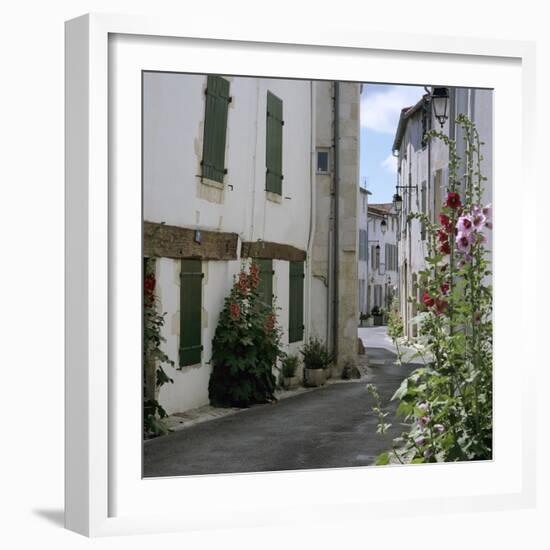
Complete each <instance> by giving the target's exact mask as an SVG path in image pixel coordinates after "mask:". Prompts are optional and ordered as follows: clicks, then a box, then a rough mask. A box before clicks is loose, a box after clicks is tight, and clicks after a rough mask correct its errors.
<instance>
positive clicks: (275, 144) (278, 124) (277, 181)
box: [265, 92, 284, 195]
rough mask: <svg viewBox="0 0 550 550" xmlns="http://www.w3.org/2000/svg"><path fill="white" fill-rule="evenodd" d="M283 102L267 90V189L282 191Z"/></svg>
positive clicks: (276, 191)
mask: <svg viewBox="0 0 550 550" xmlns="http://www.w3.org/2000/svg"><path fill="white" fill-rule="evenodd" d="M283 124H284V122H283V102H282V101H281V100H280V99H279V98H278V97H277V96H275V95H273V94H272V93H271V92H267V130H266V184H265V188H266V190H267V191H271V192H272V193H277V194H279V195H280V194H281V193H282V180H283Z"/></svg>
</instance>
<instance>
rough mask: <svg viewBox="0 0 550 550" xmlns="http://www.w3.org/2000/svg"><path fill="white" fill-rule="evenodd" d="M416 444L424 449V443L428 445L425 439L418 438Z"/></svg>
mask: <svg viewBox="0 0 550 550" xmlns="http://www.w3.org/2000/svg"><path fill="white" fill-rule="evenodd" d="M414 442H415V443H416V444H417V445H418V446H419V447H422V446H423V445H424V443H426V440H425V439H424V438H423V437H417V438H416V439H415V440H414Z"/></svg>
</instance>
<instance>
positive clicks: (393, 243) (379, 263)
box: [367, 203, 398, 313]
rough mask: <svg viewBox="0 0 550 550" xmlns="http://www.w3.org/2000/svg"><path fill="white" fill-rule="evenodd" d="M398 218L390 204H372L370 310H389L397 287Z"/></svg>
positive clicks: (369, 278) (370, 212) (369, 273)
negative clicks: (375, 308)
mask: <svg viewBox="0 0 550 550" xmlns="http://www.w3.org/2000/svg"><path fill="white" fill-rule="evenodd" d="M397 232H398V218H397V213H396V211H395V207H394V206H393V204H391V203H382V204H369V210H368V256H369V267H368V285H367V311H368V312H369V313H370V312H371V311H372V309H373V308H374V307H377V308H379V309H380V308H384V309H386V310H387V309H388V308H389V307H390V305H391V303H392V300H393V298H394V296H395V293H396V290H397V285H398V250H397Z"/></svg>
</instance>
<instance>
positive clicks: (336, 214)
mask: <svg viewBox="0 0 550 550" xmlns="http://www.w3.org/2000/svg"><path fill="white" fill-rule="evenodd" d="M339 103H340V83H339V82H334V128H333V131H334V175H333V177H334V265H333V285H332V286H333V289H334V290H333V292H334V294H333V300H334V302H333V317H332V320H333V321H332V322H333V326H332V353H333V356H334V358H335V360H336V362H338V359H337V357H338V287H339V285H338V278H339V275H340V269H339V264H340V248H339V237H340V235H339V225H340V213H339V200H338V199H339V193H340V167H339V162H338V161H339V159H338V151H339V148H340V143H339V141H340V109H339Z"/></svg>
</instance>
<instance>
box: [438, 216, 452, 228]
mask: <svg viewBox="0 0 550 550" xmlns="http://www.w3.org/2000/svg"><path fill="white" fill-rule="evenodd" d="M439 223H440V224H441V225H442V226H443V227H444V228H445V229H448V228H449V227H451V219H450V218H449V216H447V215H445V214H439Z"/></svg>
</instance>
